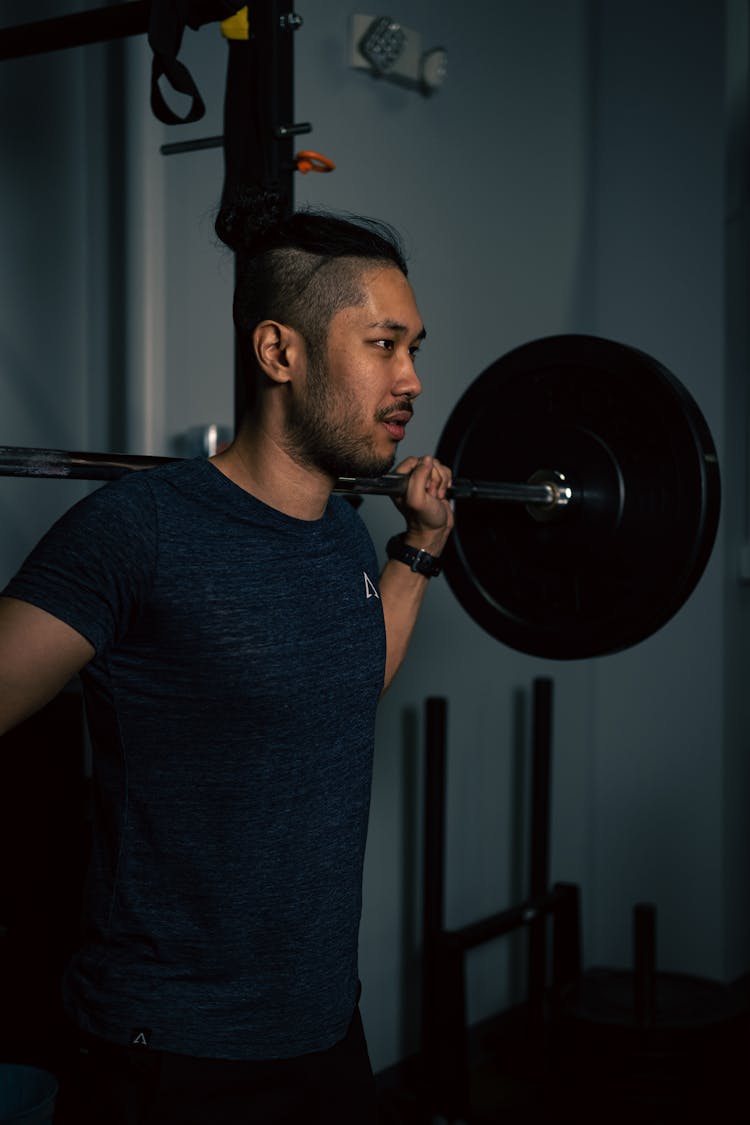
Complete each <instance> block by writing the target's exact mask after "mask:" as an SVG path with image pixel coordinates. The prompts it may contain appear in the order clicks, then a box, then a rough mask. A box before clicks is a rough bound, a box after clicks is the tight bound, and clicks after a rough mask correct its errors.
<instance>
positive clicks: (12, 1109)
mask: <svg viewBox="0 0 750 1125" xmlns="http://www.w3.org/2000/svg"><path fill="white" fill-rule="evenodd" d="M56 1097H57V1079H56V1078H55V1076H54V1075H53V1074H50V1073H49V1072H48V1071H46V1070H39V1069H38V1068H37V1067H35V1066H18V1065H16V1064H14V1063H0V1122H1V1123H2V1125H10V1122H13V1125H51V1123H52V1115H53V1113H54V1112H55V1098H56Z"/></svg>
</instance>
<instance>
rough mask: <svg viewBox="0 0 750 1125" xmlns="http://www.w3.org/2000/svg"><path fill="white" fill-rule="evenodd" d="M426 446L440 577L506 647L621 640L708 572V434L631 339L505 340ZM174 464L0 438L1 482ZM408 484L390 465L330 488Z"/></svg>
mask: <svg viewBox="0 0 750 1125" xmlns="http://www.w3.org/2000/svg"><path fill="white" fill-rule="evenodd" d="M436 452H437V456H438V458H439V459H440V460H441V461H443V462H444V463H445V464H448V465H450V466H451V467H452V470H453V473H454V478H455V479H454V482H453V486H452V488H451V490H450V495H451V497H452V498H453V499H455V500H457V501H460V503H457V504H456V513H455V516H456V520H455V528H454V532H453V535H452V536H451V539H450V540H449V543H448V546H447V548H446V551H445V554H444V570H445V574H446V577H447V579H448V582H449V584H450V586H451V589H452V590H453V592H454V594H455V595H456V597H457V598H458V600H459V602H460V603H461V605H462V606H463V608H464V609H465V610H466V611H467V612H468V613H469V614H470V615H471V616H472V617H473V618H474V620H475V621H476V622H477V623H478V624H479V625H481V626H482V627H483V628H484V629H486V630H487V631H488V632H489V633H490V634H491V635H493V636H494V637H496V638H497V639H498V640H500V641H502V642H503V643H505V644H508V645H510V646H511V647H512V648H516V649H518V650H519V651H522V652H526V653H529V654H531V655H535V656H542V657H548V658H553V659H580V658H586V657H592V656H602V655H605V654H607V653H613V652H617V651H619V650H621V649H624V648H627V647H630V646H632V645H634V644H637V643H639V642H640V641H642V640H644V639H645V638H646V637H648V636H651V635H652V634H653V633H654V632H656V631H657V630H658V629H659V628H661V627H662V626H663V625H664V624H666V622H667V621H668V620H669V619H670V618H671V617H673V616H674V614H675V613H676V612H677V611H678V610H679V609H680V607H681V606H682V605H683V604H684V603H685V601H686V600H687V598H688V597H689V596H690V594H691V593H692V591H693V589H694V588H695V586H696V584H697V582H698V580H699V579H700V577H701V575H702V574H703V571H704V570H705V567H706V564H707V562H708V559H709V557H710V554H711V550H712V548H713V544H714V540H715V537H716V530H717V526H718V520H719V511H720V498H721V484H720V475H719V465H718V459H717V456H716V450H715V447H714V444H713V440H712V437H711V433H710V430H709V427H708V425H707V423H706V420H705V418H704V417H703V415H702V413H701V411H700V409H699V407H698V405H697V403H696V402H695V400H694V399H693V397H692V396H691V395H690V393H689V392H688V390H687V389H686V388H685V387H684V386H683V384H682V383H681V382H680V381H679V380H678V379H677V378H676V376H675V375H673V374H672V373H671V372H670V371H668V370H667V369H666V368H665V367H664V366H662V365H661V364H660V363H658V362H657V361H656V360H655V359H653V358H652V357H651V356H648V355H646V354H645V353H644V352H642V351H639V350H637V349H635V348H633V347H630V346H628V345H625V344H621V343H616V342H614V341H611V340H605V339H602V338H601V337H596V336H580V335H563V336H550V337H545V338H543V339H540V340H535V341H532V342H531V343H528V344H524V345H522V346H521V347H518V348H516V349H515V350H513V351H511V352H509V353H507V354H506V355H504V356H502V357H501V358H500V359H498V360H496V361H495V362H494V363H492V364H490V366H489V367H487V368H486V369H485V370H484V371H483V372H482V373H481V374H480V375H479V376H478V378H477V379H475V380H474V382H473V383H472V384H471V385H470V386H469V388H468V389H467V390H466V392H465V393H464V394H463V396H462V397H461V398H460V399H459V401H458V403H457V405H456V407H455V409H454V410H453V412H452V413H451V415H450V417H449V419H448V422H447V423H446V426H445V428H444V430H443V433H442V435H441V438H440V441H439V443H438V448H437V451H436ZM171 460H174V458H170V457H143V456H131V455H112V454H103V453H73V452H64V451H61V450H51V449H33V448H32V449H29V448H19V447H15V446H2V447H0V476H24V477H56V478H72V479H79V480H81V479H83V480H112V479H116V478H118V477H121V476H123V475H124V474H125V473H128V472H131V471H133V470H139V469H148V468H153V467H155V466H157V465H160V464H164V463H166V462H169V461H171ZM404 487H405V478H404V477H403V476H402V475H400V474H398V473H390V474H386V475H385V476H383V477H375V478H360V477H341V478H339V480H338V481H337V482H336V486H335V491H338V492H345V493H350V494H361V495H387V496H398V495H399V494H401V492H402V491H403V489H404ZM468 501H470V503H469V502H468Z"/></svg>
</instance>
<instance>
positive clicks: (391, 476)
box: [0, 445, 556, 508]
mask: <svg viewBox="0 0 750 1125" xmlns="http://www.w3.org/2000/svg"><path fill="white" fill-rule="evenodd" d="M177 460H179V458H177V457H144V456H137V455H134V454H131V453H83V452H70V451H68V450H63V449H36V448H29V447H25V446H15V445H2V446H0V477H55V478H69V479H72V480H117V479H118V478H119V477H122V476H125V474H126V473H129V472H134V471H137V470H140V469H153V468H155V467H156V466H157V465H164V464H168V463H169V462H170V461H177ZM407 479H408V478H407V477H406V476H405V475H404V474H403V473H386V475H385V476H382V477H339V478H338V480H337V481H336V484H335V486H334V489H333V490H334V492H343V493H354V494H358V495H363V496H392V497H393V496H395V497H399V496H403V495H404V493H405V492H406V484H407ZM448 496H449V498H451V499H453V500H495V501H505V502H507V503H517V504H532V505H540V506H543V507H548V508H549V507H552V506H554V505H555V503H556V496H555V486H554V483H552V482H551V483H550V484H513V483H507V482H503V481H471V480H456V481H454V482H453V485H452V487H451V488H449V489H448Z"/></svg>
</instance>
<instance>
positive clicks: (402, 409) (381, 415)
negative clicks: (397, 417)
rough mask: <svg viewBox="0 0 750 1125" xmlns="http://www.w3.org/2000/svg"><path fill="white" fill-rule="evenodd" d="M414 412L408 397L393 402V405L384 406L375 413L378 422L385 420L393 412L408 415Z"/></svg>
mask: <svg viewBox="0 0 750 1125" xmlns="http://www.w3.org/2000/svg"><path fill="white" fill-rule="evenodd" d="M413 413H414V407H413V405H412V403H411V401H410V400H409V399H408V398H405V399H404V400H403V401H402V402H397V403H395V405H394V406H385V407H383V409H382V410H379V411H378V413H377V419H378V422H386V421H387V420H388V419H389V418H390V417H392V415H394V414H408V415H409V417H411V416H412V414H413Z"/></svg>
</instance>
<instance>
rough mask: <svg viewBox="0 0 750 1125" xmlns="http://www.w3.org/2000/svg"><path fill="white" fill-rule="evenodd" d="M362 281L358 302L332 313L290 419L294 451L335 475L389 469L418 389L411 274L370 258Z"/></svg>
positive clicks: (418, 332)
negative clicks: (370, 264) (322, 348)
mask: <svg viewBox="0 0 750 1125" xmlns="http://www.w3.org/2000/svg"><path fill="white" fill-rule="evenodd" d="M361 285H362V290H363V292H364V294H365V301H364V303H363V304H361V305H353V306H350V307H349V308H345V309H341V310H340V311H339V312H337V313H336V314H335V315H334V316H333V317H332V319H331V323H330V325H329V329H328V337H327V340H326V347H325V353H324V355H323V357H321V358H319V359H316V358H315V357H313V358H312V359H311V361H310V363H309V366H308V372H307V382H306V385H305V393H304V397H303V398H301V399H298V400H297V401H296V403H295V410H294V413H293V416H292V418H291V420H290V437H291V439H292V444H293V446H294V449H295V452H296V455H297V456H298V457H300V458H301V459H302V460H303V462H304V463H305V464H309V465H314V466H315V467H316V468H319V469H322V470H323V471H324V472H326V473H328V474H329V475H330V476H331V477H334V478H335V477H340V476H359V477H370V476H380V475H381V474H382V473H385V472H388V470H389V469H390V468H391V467H392V466H393V463H394V461H395V458H396V450H397V447H398V444H399V442H400V441H401V440H402V439H403V437H404V430H405V427H406V425H407V423H408V421H409V419H410V418H411V414H412V406H411V403H412V400H413V399H415V398H416V397H417V395H418V394H420V392H421V390H422V387H421V384H420V382H419V379H418V378H417V374H416V371H415V369H414V359H415V356H416V353H417V351H418V348H419V344H420V343H421V341H422V339H423V338H424V335H425V332H424V327H423V325H422V320H421V317H420V315H419V311H418V309H417V305H416V302H415V300H414V294H413V292H412V289H411V286H410V285H409V282H408V281H407V279H406V278H405V277H404V275H403V274H402V273H401V271H400V270H399V269H396V268H392V267H388V266H385V267H381V266H375V267H373V268H372V269H366V270H365V272H364V273H363V274H362V277H361Z"/></svg>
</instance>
